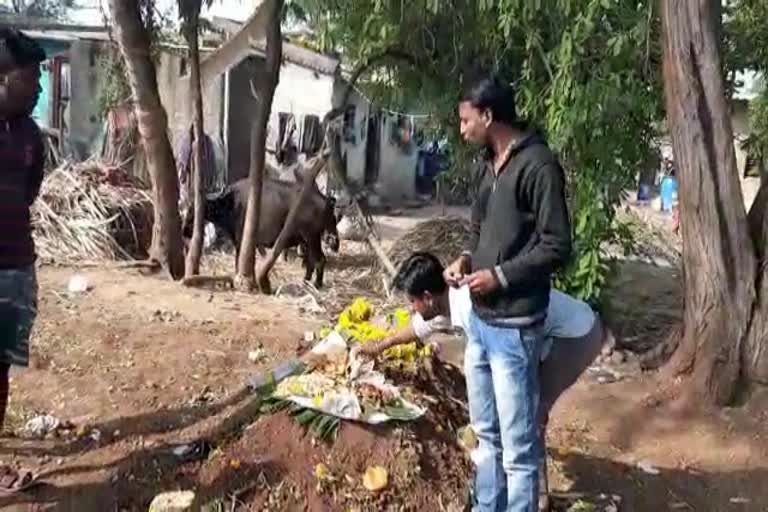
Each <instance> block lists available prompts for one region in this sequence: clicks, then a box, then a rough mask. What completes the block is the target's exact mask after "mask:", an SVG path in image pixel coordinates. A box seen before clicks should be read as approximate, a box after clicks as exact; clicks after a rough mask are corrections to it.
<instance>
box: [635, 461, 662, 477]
mask: <svg viewBox="0 0 768 512" xmlns="http://www.w3.org/2000/svg"><path fill="white" fill-rule="evenodd" d="M637 467H638V468H639V469H640V470H641V471H642V472H643V473H646V474H648V475H658V474H661V471H659V470H658V469H657V468H656V467H655V466H654V465H653V464H651V463H650V462H648V461H647V460H641V461H640V462H638V463H637Z"/></svg>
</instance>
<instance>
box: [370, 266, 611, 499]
mask: <svg viewBox="0 0 768 512" xmlns="http://www.w3.org/2000/svg"><path fill="white" fill-rule="evenodd" d="M443 272H444V268H443V265H442V264H441V263H440V260H438V259H437V257H435V256H434V255H432V254H430V253H415V254H413V255H411V256H410V257H409V258H408V259H407V260H406V261H405V262H404V263H403V264H402V265H401V267H400V269H399V270H398V273H397V275H396V276H395V279H394V282H393V285H394V288H395V289H396V290H398V291H401V292H403V293H404V294H405V295H406V296H407V297H408V301H409V303H410V306H411V309H412V310H413V312H414V314H413V317H412V321H411V325H409V326H408V327H406V328H404V329H402V330H400V331H399V332H397V333H395V334H394V335H393V336H391V337H389V338H387V339H385V340H382V341H380V342H378V343H371V344H367V345H362V346H361V347H359V348H357V349H356V352H357V353H360V354H363V355H367V356H371V357H375V356H376V355H378V354H380V353H381V352H383V351H385V350H387V349H389V348H392V347H394V346H397V345H400V344H403V343H412V342H413V341H414V340H418V341H420V342H421V343H430V342H432V340H433V339H434V338H435V336H434V335H436V334H456V335H461V333H462V332H464V333H465V332H466V331H467V330H468V329H469V317H470V310H471V308H472V304H471V301H470V296H469V292H468V289H467V288H452V287H449V286H448V285H447V284H446V282H445V281H444V280H443ZM544 337H545V340H546V341H545V342H544V343H543V347H542V351H541V357H542V360H541V363H540V368H539V379H540V389H541V399H540V401H539V405H538V413H537V418H538V432H539V435H540V438H541V443H542V445H544V443H545V440H546V429H547V425H548V423H549V415H550V412H551V410H552V407H553V406H554V405H555V403H556V402H557V399H558V398H559V397H560V396H561V395H562V394H563V393H564V392H565V391H566V390H567V389H568V388H570V387H571V386H572V385H573V384H574V383H575V382H576V381H577V380H578V378H579V376H580V375H581V374H582V373H584V371H585V370H586V369H587V368H588V367H589V365H590V364H591V363H592V361H594V360H595V358H596V357H597V356H598V355H599V354H600V350H601V349H602V346H603V342H604V339H605V331H604V329H603V326H602V323H601V321H600V319H599V317H598V316H597V315H596V314H595V313H594V312H593V311H592V308H590V307H589V305H587V304H586V303H584V302H582V301H580V300H577V299H575V298H573V297H571V296H569V295H567V294H564V293H561V292H559V291H557V290H551V291H550V295H549V306H548V309H547V317H546V320H545V323H544ZM443 339H445V338H443ZM436 348H437V349H438V352H439V350H440V348H439V346H437V347H436ZM539 466H540V473H539V510H540V511H545V510H548V509H549V485H548V481H547V466H546V452H545V451H542V457H541V459H540V460H539Z"/></svg>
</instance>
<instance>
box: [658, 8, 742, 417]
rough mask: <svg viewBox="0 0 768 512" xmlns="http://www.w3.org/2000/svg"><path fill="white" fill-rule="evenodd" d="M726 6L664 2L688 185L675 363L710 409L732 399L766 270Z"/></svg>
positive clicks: (673, 104)
mask: <svg viewBox="0 0 768 512" xmlns="http://www.w3.org/2000/svg"><path fill="white" fill-rule="evenodd" d="M718 1H719V0H675V1H662V2H661V6H662V18H663V26H664V86H665V94H666V103H667V116H668V123H669V129H670V132H671V135H672V143H673V148H674V153H675V159H676V162H677V164H678V169H679V178H680V213H681V220H680V223H681V229H682V238H683V282H684V288H685V299H684V305H685V311H684V317H683V339H682V340H681V343H680V347H679V349H678V350H677V352H676V353H675V355H674V356H673V358H672V360H671V361H670V363H669V364H670V367H669V370H671V371H673V372H674V373H682V372H691V382H690V387H689V390H690V391H691V392H692V393H693V395H695V396H697V397H699V398H702V399H703V401H704V402H705V403H711V404H718V405H721V404H725V403H727V402H729V401H730V400H731V399H732V397H733V395H734V392H735V391H736V385H737V383H738V381H739V378H740V376H741V375H740V370H741V350H742V346H743V345H744V343H745V340H746V339H747V332H748V328H749V325H750V322H751V315H752V307H753V304H754V301H755V287H754V283H755V272H756V264H755V257H754V254H753V251H752V250H751V248H752V242H751V240H750V238H749V233H748V228H747V217H746V212H745V210H744V207H743V198H742V194H741V187H740V184H739V179H738V172H737V168H736V157H735V153H734V147H733V130H732V127H731V120H730V115H729V110H728V106H727V103H726V97H725V89H724V83H723V77H722V73H721V65H720V51H719V40H718V38H717V33H718V29H717V25H718V23H717V18H716V16H717V12H718V5H717V2H718Z"/></svg>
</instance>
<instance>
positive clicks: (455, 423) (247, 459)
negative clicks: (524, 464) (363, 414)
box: [199, 363, 471, 511]
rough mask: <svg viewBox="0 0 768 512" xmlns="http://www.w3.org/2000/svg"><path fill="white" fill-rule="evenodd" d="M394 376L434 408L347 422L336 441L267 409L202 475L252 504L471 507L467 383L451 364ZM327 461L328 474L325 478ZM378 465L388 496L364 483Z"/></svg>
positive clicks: (307, 507) (253, 507)
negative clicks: (462, 434)
mask: <svg viewBox="0 0 768 512" xmlns="http://www.w3.org/2000/svg"><path fill="white" fill-rule="evenodd" d="M387 372H388V373H389V374H390V375H391V376H393V377H395V378H396V379H397V382H398V383H399V384H401V385H402V386H403V388H404V389H405V392H406V393H409V394H412V395H413V396H414V397H417V398H416V399H417V400H420V402H421V405H424V406H426V407H427V408H428V413H427V414H426V416H425V417H423V418H421V419H420V420H419V421H416V422H413V423H400V424H388V425H382V426H376V427H372V426H369V425H362V424H356V423H350V422H343V423H342V426H341V428H340V430H339V433H338V436H337V438H336V439H335V440H333V441H330V442H320V441H318V440H316V439H315V438H314V437H313V436H312V435H311V434H309V433H308V432H307V431H306V430H305V429H304V428H303V427H301V426H300V425H299V424H298V423H297V422H296V420H295V418H293V417H292V416H290V415H289V414H288V413H286V412H279V413H276V414H272V415H265V416H262V417H261V418H259V420H258V421H256V422H255V423H254V424H253V425H251V426H250V427H249V428H248V429H246V431H245V432H244V433H243V435H242V436H241V437H240V438H239V439H238V440H237V441H235V442H234V443H232V444H231V445H229V446H228V447H226V448H224V449H223V451H222V454H221V456H219V457H216V458H214V459H213V460H211V461H210V462H208V463H207V464H206V465H205V466H204V467H203V468H202V470H201V472H200V474H199V483H200V484H201V486H203V487H205V488H209V489H210V488H216V487H221V486H220V485H218V484H217V483H224V482H226V484H225V486H224V488H222V494H225V495H227V494H231V493H232V492H233V489H243V491H242V492H241V495H240V498H239V499H240V500H242V503H243V504H244V505H247V506H248V507H250V508H247V507H246V509H247V510H310V511H315V510H317V511H321V510H361V511H362V510H424V511H427V510H463V509H464V504H465V503H466V499H467V492H468V489H469V483H470V475H471V466H470V462H469V460H468V459H467V457H466V455H465V453H464V452H463V451H462V449H461V448H460V447H459V446H458V444H457V442H456V432H455V430H456V429H457V428H459V427H461V426H463V425H465V424H466V423H467V421H468V419H467V413H466V408H465V406H463V405H462V404H461V401H460V398H461V395H460V393H463V390H464V382H463V378H462V377H461V374H460V372H459V371H458V369H456V368H455V367H452V366H449V365H443V364H442V363H440V364H435V365H434V366H431V367H420V368H419V369H416V368H410V369H405V368H394V367H390V368H388V369H387ZM319 464H323V465H324V466H325V468H327V471H328V474H327V475H326V476H323V477H318V475H317V474H316V468H317V467H318V465H319ZM371 466H381V467H384V468H385V469H386V470H387V473H388V477H389V483H388V485H387V487H386V488H385V489H384V490H383V491H382V492H380V493H372V492H370V491H368V490H366V489H365V487H364V486H363V483H362V477H363V474H364V473H365V471H366V470H367V469H368V468H369V467H371Z"/></svg>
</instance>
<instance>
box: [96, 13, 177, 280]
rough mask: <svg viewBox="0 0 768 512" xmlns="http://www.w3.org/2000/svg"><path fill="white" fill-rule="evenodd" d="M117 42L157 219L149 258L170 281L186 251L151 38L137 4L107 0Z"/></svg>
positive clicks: (175, 276) (173, 165)
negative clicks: (165, 273)
mask: <svg viewBox="0 0 768 512" xmlns="http://www.w3.org/2000/svg"><path fill="white" fill-rule="evenodd" d="M109 7H110V12H111V13H112V18H113V22H114V28H115V37H116V39H117V42H118V43H119V45H120V50H121V52H122V54H123V57H124V58H125V63H126V70H127V74H128V79H129V82H130V85H131V92H132V93H133V101H134V108H135V111H136V118H137V121H138V127H139V134H140V135H141V140H142V143H143V144H144V149H145V153H146V156H147V165H148V167H149V173H150V178H151V181H152V191H153V202H154V207H155V220H154V228H153V232H152V247H151V248H150V258H153V259H155V260H157V261H158V262H160V263H161V264H162V265H163V266H164V267H165V268H167V270H168V272H169V273H170V274H171V276H172V277H173V278H174V279H179V278H181V277H182V276H183V273H184V249H183V243H182V238H181V219H180V218H179V209H178V198H179V184H178V180H177V177H176V165H175V163H174V159H173V150H172V149H171V143H170V141H169V140H168V118H167V116H166V113H165V110H164V109H163V106H162V104H161V103H160V95H159V94H158V88H157V76H156V74H155V66H154V64H153V63H152V59H151V56H150V39H149V34H148V33H147V31H146V29H145V28H144V25H143V24H142V20H141V15H140V13H139V5H138V2H137V1H136V0H109Z"/></svg>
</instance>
